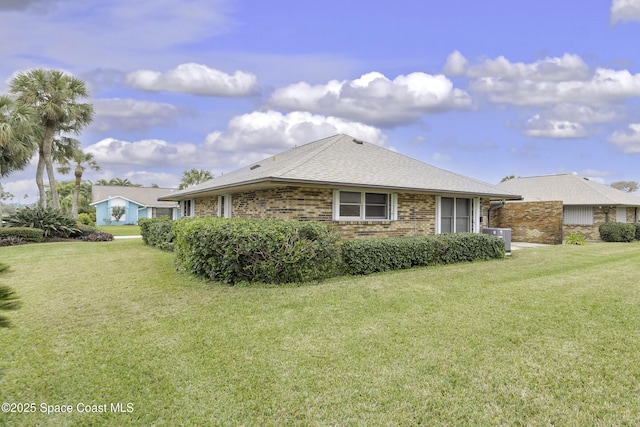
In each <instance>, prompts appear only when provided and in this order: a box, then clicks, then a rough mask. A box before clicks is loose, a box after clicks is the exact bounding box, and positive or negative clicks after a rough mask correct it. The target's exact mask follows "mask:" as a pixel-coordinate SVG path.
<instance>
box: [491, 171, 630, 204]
mask: <svg viewBox="0 0 640 427" xmlns="http://www.w3.org/2000/svg"><path fill="white" fill-rule="evenodd" d="M498 186H499V187H500V188H503V189H505V190H507V191H514V192H517V193H519V194H522V196H523V197H524V200H525V201H540V200H560V201H562V202H563V203H564V204H565V205H591V206H596V205H597V206H602V205H605V206H640V197H639V196H637V195H634V194H629V193H625V192H624V191H620V190H618V189H615V188H613V187H610V186H608V185H604V184H600V183H598V182H595V181H591V180H588V179H586V178H581V177H579V176H576V175H572V174H563V175H546V176H532V177H525V178H514V179H510V180H508V181H505V182H503V183H500V184H499V185H498Z"/></svg>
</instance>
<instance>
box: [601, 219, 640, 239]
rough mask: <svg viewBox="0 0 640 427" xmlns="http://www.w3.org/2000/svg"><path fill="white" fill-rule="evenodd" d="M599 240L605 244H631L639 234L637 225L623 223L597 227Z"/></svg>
mask: <svg viewBox="0 0 640 427" xmlns="http://www.w3.org/2000/svg"><path fill="white" fill-rule="evenodd" d="M598 231H599V232H600V239H602V240H603V241H605V242H632V241H633V240H635V239H637V238H638V237H637V236H638V235H639V234H640V227H639V225H638V224H627V223H624V222H605V223H604V224H601V225H600V227H598Z"/></svg>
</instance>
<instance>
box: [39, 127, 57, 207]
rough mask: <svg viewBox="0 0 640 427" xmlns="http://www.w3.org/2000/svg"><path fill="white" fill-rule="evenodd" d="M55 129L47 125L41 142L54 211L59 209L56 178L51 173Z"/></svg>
mask: <svg viewBox="0 0 640 427" xmlns="http://www.w3.org/2000/svg"><path fill="white" fill-rule="evenodd" d="M54 132H55V127H54V126H53V125H50V124H47V127H46V129H45V132H44V139H43V141H42V152H43V154H44V164H45V168H46V169H47V176H48V177H49V191H51V202H52V205H53V208H54V209H60V197H59V196H58V185H57V184H56V177H55V175H54V172H53V155H52V151H53V133H54Z"/></svg>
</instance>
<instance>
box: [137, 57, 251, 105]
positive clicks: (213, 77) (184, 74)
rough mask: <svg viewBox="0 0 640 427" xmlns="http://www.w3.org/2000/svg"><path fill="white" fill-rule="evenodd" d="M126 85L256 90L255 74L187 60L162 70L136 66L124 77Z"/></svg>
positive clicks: (203, 91) (231, 93) (223, 92)
mask: <svg viewBox="0 0 640 427" xmlns="http://www.w3.org/2000/svg"><path fill="white" fill-rule="evenodd" d="M126 82H127V84H128V85H129V86H131V87H134V88H136V89H141V90H145V91H152V92H158V91H168V92H183V93H190V94H192V95H200V96H226V97H240V96H251V95H255V94H257V93H258V80H257V78H256V76H255V75H253V74H251V73H245V72H243V71H236V72H235V73H233V74H227V73H225V72H223V71H220V70H216V69H213V68H209V67H207V66H206V65H202V64H195V63H188V64H181V65H179V66H178V67H177V68H174V69H172V70H169V71H167V72H165V73H161V72H159V71H152V70H137V71H134V72H131V73H129V74H128V75H127V77H126Z"/></svg>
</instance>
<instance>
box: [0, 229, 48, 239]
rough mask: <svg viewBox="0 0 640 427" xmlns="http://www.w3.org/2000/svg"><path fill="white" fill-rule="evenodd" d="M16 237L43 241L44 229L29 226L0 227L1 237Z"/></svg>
mask: <svg viewBox="0 0 640 427" xmlns="http://www.w3.org/2000/svg"><path fill="white" fill-rule="evenodd" d="M7 238H15V239H21V240H23V241H24V242H42V240H43V239H44V230H41V229H39V228H29V227H2V228H0V239H7Z"/></svg>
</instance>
